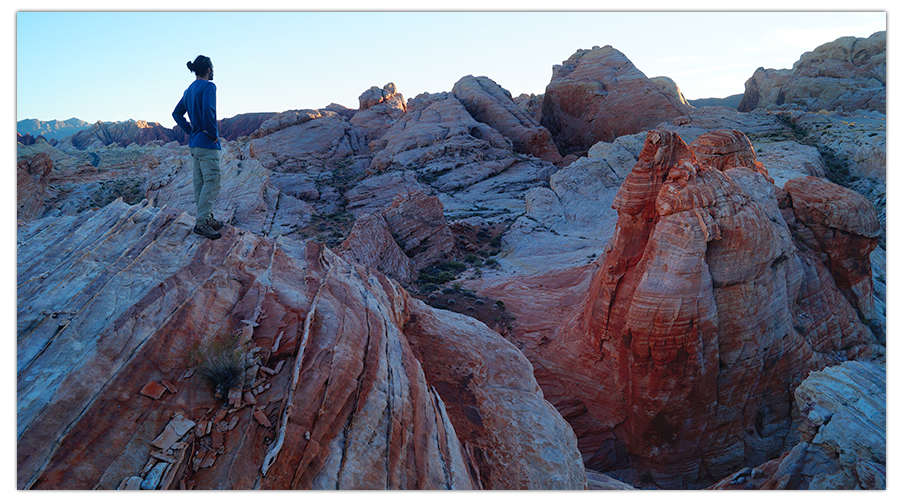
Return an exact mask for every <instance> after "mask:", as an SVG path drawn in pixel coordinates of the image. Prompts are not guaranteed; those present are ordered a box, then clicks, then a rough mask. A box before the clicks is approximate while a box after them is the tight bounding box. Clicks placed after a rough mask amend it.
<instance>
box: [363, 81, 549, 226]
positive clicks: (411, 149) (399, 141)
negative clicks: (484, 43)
mask: <svg viewBox="0 0 900 500" xmlns="http://www.w3.org/2000/svg"><path fill="white" fill-rule="evenodd" d="M407 109H408V111H407V113H406V114H405V115H403V117H401V118H400V119H399V120H398V121H397V122H396V123H395V124H394V125H393V126H391V128H390V129H389V130H388V131H387V132H386V133H385V134H384V135H383V136H382V137H381V139H379V140H376V141H371V142H370V143H369V146H370V147H371V148H372V151H373V152H374V155H373V156H372V161H371V170H372V173H373V175H371V176H370V177H368V178H367V179H365V180H364V181H362V182H361V183H360V186H362V185H366V184H367V183H377V184H379V185H380V184H390V183H393V182H394V181H396V180H401V179H402V182H404V183H406V182H410V181H411V180H412V179H410V178H409V176H407V175H406V174H405V173H404V172H409V171H414V172H415V176H414V177H415V181H414V183H415V185H406V186H403V187H402V189H403V190H405V191H412V190H415V189H421V187H422V186H424V187H426V188H427V190H426V193H427V194H433V193H441V202H442V203H443V204H444V211H445V215H446V216H447V217H454V218H460V219H463V218H467V217H478V218H480V219H484V220H503V221H508V220H510V219H513V218H514V217H515V215H514V214H517V213H521V211H522V209H523V208H524V200H523V194H524V192H525V191H527V190H528V189H529V188H531V187H532V186H534V185H535V184H540V183H542V182H546V180H547V179H549V177H550V175H551V174H552V173H553V172H555V171H556V167H555V166H554V165H553V164H551V163H548V162H546V161H543V160H541V159H539V158H533V157H529V156H523V155H521V154H517V153H515V152H514V151H513V146H512V140H511V139H509V138H507V137H505V136H504V135H503V134H501V133H500V132H499V131H497V130H496V129H494V128H492V127H491V126H489V125H487V124H485V123H482V122H479V121H477V120H475V119H474V118H473V117H472V116H471V115H470V114H469V112H468V111H467V110H466V108H465V106H463V104H462V103H461V102H460V101H459V100H458V99H457V98H456V97H455V96H454V95H453V94H451V93H448V92H442V93H440V94H422V95H419V96H417V97H416V98H414V99H410V100H409V101H408V102H407ZM383 176H391V177H389V179H390V180H389V181H387V182H385V180H384V179H379V177H383ZM392 189H397V188H392ZM370 196H375V197H378V196H379V195H378V194H377V193H375V192H371V190H370ZM382 199H383V200H384V201H389V200H391V199H392V197H388V198H386V199H385V198H382ZM360 201H362V200H360ZM355 205H356V206H360V202H356V203H355Z"/></svg>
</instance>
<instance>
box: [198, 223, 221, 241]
mask: <svg viewBox="0 0 900 500" xmlns="http://www.w3.org/2000/svg"><path fill="white" fill-rule="evenodd" d="M194 232H195V233H197V234H199V235H200V236H206V237H207V238H209V239H211V240H217V239H219V238H220V237H221V236H222V235H221V234H219V233H217V232H216V230H215V229H213V228H212V227H211V226H210V225H209V224H197V225H195V226H194Z"/></svg>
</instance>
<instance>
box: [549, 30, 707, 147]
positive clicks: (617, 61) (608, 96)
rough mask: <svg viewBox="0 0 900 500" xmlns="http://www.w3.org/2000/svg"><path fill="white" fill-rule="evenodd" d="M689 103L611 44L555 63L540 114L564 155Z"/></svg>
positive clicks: (646, 124) (652, 124) (674, 112)
mask: <svg viewBox="0 0 900 500" xmlns="http://www.w3.org/2000/svg"><path fill="white" fill-rule="evenodd" d="M690 109H691V107H690V106H689V105H687V104H685V103H684V102H683V100H680V99H679V98H678V96H676V95H675V94H674V93H673V92H672V91H670V89H667V88H661V87H660V86H659V85H657V84H656V83H654V82H653V81H651V80H650V79H649V78H647V77H646V76H645V75H644V74H643V73H641V71H640V70H638V69H637V68H636V67H635V66H634V64H632V63H631V61H629V60H628V58H627V57H625V55H624V54H622V53H621V52H619V51H618V50H616V49H614V48H612V47H610V46H608V45H607V46H605V47H602V48H601V47H594V48H593V49H591V50H579V51H578V52H576V53H575V54H573V55H572V56H571V57H569V59H567V60H566V61H563V63H562V64H561V65H557V66H554V67H553V77H552V79H551V80H550V83H549V84H548V85H547V89H546V92H545V94H544V98H543V102H542V104H541V109H540V114H539V117H538V120H539V121H540V123H541V125H543V126H544V127H547V129H548V130H550V133H551V134H552V135H553V138H554V140H555V141H556V146H557V147H558V148H559V150H560V153H562V154H564V155H565V154H568V153H571V152H575V151H586V150H588V149H589V148H590V147H591V146H593V145H594V143H596V142H598V141H605V142H611V141H612V140H613V139H615V138H616V137H618V136H620V135H628V134H634V133H637V132H640V131H644V130H648V129H650V128H652V127H655V126H656V125H657V124H659V123H660V122H663V121H667V120H670V119H672V118H674V117H676V116H680V115H683V114H685V113H687V112H688V111H689V110H690Z"/></svg>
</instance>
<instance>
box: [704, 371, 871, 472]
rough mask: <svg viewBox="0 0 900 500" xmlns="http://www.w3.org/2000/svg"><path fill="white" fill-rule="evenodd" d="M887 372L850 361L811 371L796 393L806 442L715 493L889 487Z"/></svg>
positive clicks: (801, 428)
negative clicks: (722, 490) (886, 402)
mask: <svg viewBox="0 0 900 500" xmlns="http://www.w3.org/2000/svg"><path fill="white" fill-rule="evenodd" d="M885 368H886V366H885V365H884V364H875V363H864V362H857V361H848V362H846V363H842V364H840V365H838V366H832V367H829V368H825V369H824V370H822V371H817V372H813V373H811V374H810V375H809V377H807V378H806V380H804V381H803V383H802V384H800V386H799V387H798V388H797V390H796V391H795V393H794V398H795V405H796V407H797V408H799V409H800V423H799V426H798V427H799V428H798V432H799V434H800V436H801V439H800V442H799V443H798V444H797V445H795V446H794V447H793V448H791V450H789V451H787V452H785V453H784V454H783V455H781V456H780V457H779V458H777V459H774V460H770V461H769V462H766V463H764V464H761V465H759V466H758V467H754V468H752V469H750V468H745V469H742V470H741V471H739V472H737V473H736V474H733V475H731V476H729V477H727V478H725V479H723V480H722V481H720V482H719V483H717V484H716V485H714V486H713V487H712V489H726V490H732V489H743V490H750V489H765V490H769V489H791V490H796V489H801V490H805V489H810V490H813V489H815V490H856V489H866V490H884V489H886V487H887V478H886V476H887V467H886V459H887V448H886V439H885V430H886V428H887V425H886V424H887V421H886V415H887V411H886V410H887V408H886V406H885V401H886V390H885V388H886V370H885Z"/></svg>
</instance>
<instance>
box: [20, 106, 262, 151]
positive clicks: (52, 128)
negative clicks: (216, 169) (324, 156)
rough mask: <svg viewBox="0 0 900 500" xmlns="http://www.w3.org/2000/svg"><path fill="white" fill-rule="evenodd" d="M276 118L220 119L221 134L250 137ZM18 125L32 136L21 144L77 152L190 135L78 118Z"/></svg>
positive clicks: (23, 133)
mask: <svg viewBox="0 0 900 500" xmlns="http://www.w3.org/2000/svg"><path fill="white" fill-rule="evenodd" d="M274 115H275V113H243V114H239V115H236V116H233V117H231V118H225V119H223V120H219V135H220V136H221V137H222V138H224V139H226V140H229V141H231V140H235V139H237V138H238V137H241V136H246V135H250V134H251V133H253V131H255V130H256V129H257V128H259V125H260V124H261V123H262V122H264V121H265V120H267V119H268V118H271V117H272V116H274ZM16 125H17V127H16V129H17V130H16V131H17V132H18V134H19V135H20V136H22V137H24V136H26V135H30V136H31V138H30V139H23V138H20V139H19V142H21V143H23V144H33V143H34V142H33V141H34V139H36V138H37V137H39V136H43V137H44V138H45V139H47V140H48V141H49V142H50V143H51V144H52V145H56V144H58V143H59V144H62V145H68V147H74V148H76V149H85V148H88V147H102V146H106V145H110V144H118V145H119V146H120V147H126V146H128V145H129V144H132V143H136V144H140V145H144V144H147V143H148V142H152V141H159V140H161V141H163V142H169V141H173V140H174V141H178V142H181V143H185V142H186V141H187V136H185V134H184V132H182V130H181V128H180V127H177V126H176V127H174V128H171V129H170V128H167V127H164V126H162V125H160V124H159V123H156V122H146V121H143V120H126V121H121V122H102V121H98V122H97V123H88V122H86V121H83V120H79V119H77V118H70V119H68V120H64V121H59V120H50V121H46V122H45V121H41V120H36V119H28V120H21V121H19V122H17V123H16Z"/></svg>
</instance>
